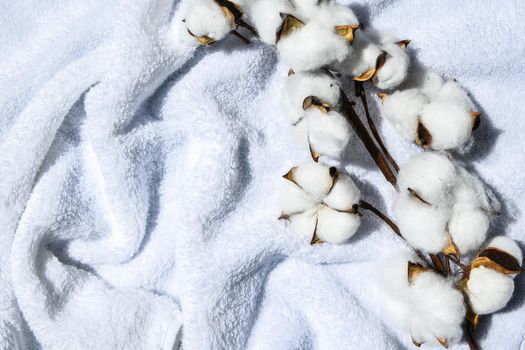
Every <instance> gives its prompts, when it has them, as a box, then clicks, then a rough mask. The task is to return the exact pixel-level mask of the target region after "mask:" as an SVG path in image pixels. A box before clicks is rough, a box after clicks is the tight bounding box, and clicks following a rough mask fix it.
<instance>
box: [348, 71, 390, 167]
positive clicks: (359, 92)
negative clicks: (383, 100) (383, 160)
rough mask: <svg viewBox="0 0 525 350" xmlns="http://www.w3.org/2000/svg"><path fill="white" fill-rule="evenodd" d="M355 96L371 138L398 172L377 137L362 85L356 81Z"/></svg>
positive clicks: (379, 137) (379, 138) (377, 133)
mask: <svg viewBox="0 0 525 350" xmlns="http://www.w3.org/2000/svg"><path fill="white" fill-rule="evenodd" d="M355 94H356V96H358V97H359V98H360V99H361V103H362V104H363V109H364V110H365V115H366V120H367V122H368V127H369V128H370V131H371V132H372V136H374V139H375V140H376V142H377V144H378V145H379V147H380V148H381V150H382V151H383V153H384V154H385V156H386V157H387V159H388V161H389V162H390V164H391V165H392V167H393V168H394V170H395V171H396V172H399V166H398V165H397V163H396V161H395V160H394V158H393V157H392V155H391V154H390V152H388V149H387V148H386V146H385V144H384V143H383V140H382V139H381V136H380V135H379V132H378V131H377V127H376V125H375V123H374V120H373V119H372V116H371V115H370V110H369V108H368V102H367V100H366V91H365V88H364V85H363V82H360V81H356V82H355Z"/></svg>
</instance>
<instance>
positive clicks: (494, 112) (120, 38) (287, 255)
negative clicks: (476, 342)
mask: <svg viewBox="0 0 525 350" xmlns="http://www.w3.org/2000/svg"><path fill="white" fill-rule="evenodd" d="M342 3H349V1H343V2H342ZM181 5H183V4H181ZM175 7H176V6H174V4H173V2H172V1H171V0H147V1H144V0H140V1H139V0H133V1H132V0H121V1H102V0H87V1H82V2H79V1H75V2H63V1H58V0H49V1H37V0H18V1H4V2H2V3H0V29H1V33H2V40H1V41H0V157H1V158H0V179H1V182H0V200H1V202H0V224H1V226H2V234H1V235H0V247H1V254H0V303H1V304H0V349H16V348H18V349H38V348H43V349H159V348H161V347H163V346H164V347H165V348H166V349H168V348H170V347H171V346H172V345H173V343H174V342H176V340H177V339H178V338H179V337H180V336H181V335H182V344H183V347H184V349H210V348H213V349H246V348H248V349H297V348H300V349H310V348H311V349H338V348H342V349H400V348H411V347H412V346H413V345H412V343H411V340H410V337H409V335H407V334H404V333H401V332H398V331H397V330H395V328H394V327H393V325H392V324H391V323H390V322H389V321H388V320H386V319H384V317H383V313H382V310H381V309H380V308H379V306H378V302H377V301H378V293H380V291H378V290H376V289H373V288H371V281H370V273H372V271H373V268H372V266H373V265H374V264H375V263H376V262H377V261H380V260H381V259H380V258H381V257H383V256H386V255H388V254H389V253H392V252H393V251H396V250H398V249H400V248H401V247H402V246H403V244H402V243H401V242H399V240H398V239H397V238H396V237H394V236H393V235H392V233H391V232H390V231H389V229H388V228H387V227H384V225H381V224H379V223H378V222H377V221H376V220H375V219H371V218H369V216H368V215H367V216H365V218H364V220H363V224H362V225H361V227H360V229H359V230H358V232H357V233H356V235H355V236H354V237H353V238H352V239H351V240H350V241H349V243H348V244H344V245H340V246H331V245H316V246H313V247H310V246H305V245H303V244H302V242H301V241H300V238H298V237H295V238H294V236H293V235H292V234H291V232H290V231H289V230H287V229H286V228H285V226H284V225H283V224H282V223H281V222H279V221H278V220H277V217H278V216H279V214H280V213H279V210H280V208H279V205H278V203H279V201H278V196H279V186H280V184H281V175H282V174H284V173H285V172H286V171H287V170H288V169H290V168H291V167H292V166H294V165H297V164H300V163H302V162H304V161H306V160H308V159H309V157H310V154H309V151H308V149H305V148H304V147H302V146H299V145H297V144H296V143H295V141H294V138H293V137H292V135H291V127H290V126H289V125H288V121H287V118H286V116H285V115H284V113H283V110H282V108H281V106H280V103H279V101H280V100H281V94H282V87H283V84H284V82H285V80H286V74H287V72H288V67H287V66H285V65H284V64H283V63H279V62H278V59H277V55H276V54H275V52H274V50H273V49H272V48H270V47H267V46H264V45H262V44H257V43H254V44H251V45H250V46H245V45H244V44H242V42H240V41H239V40H238V39H236V38H232V37H228V38H227V39H225V41H224V42H221V43H217V44H214V46H212V47H209V48H205V49H203V48H199V49H197V50H195V48H194V47H193V46H190V45H191V43H193V41H192V40H176V37H177V35H182V33H184V31H183V30H181V25H180V22H177V21H180V18H177V16H176V14H177V13H178V11H176V10H175ZM352 8H353V9H354V10H355V11H356V13H357V14H358V16H359V17H360V18H359V19H360V21H361V22H364V23H368V24H370V25H373V26H375V27H377V29H380V30H392V31H394V32H395V33H396V34H397V36H399V37H403V38H407V39H410V40H412V43H411V45H410V47H409V51H410V53H411V54H412V57H414V53H415V52H417V61H416V66H417V65H419V64H421V65H424V66H425V67H428V68H430V69H433V70H436V71H438V72H439V73H441V74H444V75H445V76H447V77H449V78H456V79H458V81H459V82H460V84H461V85H462V86H463V87H465V88H466V89H467V90H468V91H469V92H470V93H471V94H472V96H473V97H474V99H475V101H476V102H477V103H478V104H479V106H480V108H481V110H480V111H481V112H482V123H481V126H480V129H478V130H477V131H476V132H475V134H474V144H473V147H472V148H471V150H470V151H469V152H466V153H465V154H464V155H459V156H458V157H460V158H461V159H463V160H465V161H466V162H467V163H468V164H469V167H472V168H473V169H474V170H475V172H476V173H478V174H479V176H480V177H481V178H482V179H483V180H484V181H486V182H487V183H488V184H489V185H490V186H491V187H492V188H494V189H495V190H496V192H497V193H498V194H499V197H500V199H501V200H502V202H503V203H504V207H503V208H502V211H501V215H500V216H499V218H497V219H496V221H495V222H494V223H493V229H492V232H493V233H494V234H496V233H497V234H502V233H504V234H507V235H509V236H511V237H513V238H515V239H517V240H518V241H519V242H521V243H520V244H522V247H523V241H524V239H525V236H524V233H523V232H525V230H524V228H525V218H524V217H523V215H522V214H521V213H522V208H524V207H525V199H524V198H525V187H524V186H523V183H524V181H525V178H524V177H525V175H524V174H523V166H522V165H523V164H524V163H525V155H524V154H523V152H521V148H520V143H521V142H522V134H523V133H524V132H525V122H524V121H523V120H522V118H520V115H521V113H522V106H521V105H522V103H521V99H522V91H523V90H524V88H525V86H524V85H525V84H524V81H525V73H524V72H525V69H524V67H523V59H522V56H523V55H522V54H523V51H524V50H525V48H524V46H523V40H522V37H523V34H524V33H525V24H524V21H523V18H524V16H525V5H524V4H523V2H522V1H520V0H511V1H504V2H503V1H495V0H494V1H481V0H479V1H468V2H464V3H462V4H461V6H458V3H457V1H452V0H443V1H436V2H428V1H421V2H415V1H409V0H398V1H394V0H371V1H359V2H358V3H357V4H354V5H353V6H352ZM174 14H175V18H174V19H172V16H173V15H174ZM180 39H182V38H180ZM186 39H187V38H186ZM370 100H372V99H370ZM371 104H374V103H373V102H372V101H371ZM373 111H374V114H376V113H377V109H376V108H373ZM380 128H381V132H382V134H383V135H384V138H385V141H386V143H387V145H388V147H389V149H390V150H391V152H392V153H393V155H394V156H395V157H396V159H397V160H398V163H403V162H404V161H406V159H407V158H408V157H409V156H410V155H411V154H413V153H415V152H419V149H418V148H417V147H416V146H414V145H411V144H409V143H407V142H406V141H404V140H403V139H401V138H400V137H399V136H398V135H397V133H396V132H395V130H394V129H393V127H391V126H390V125H389V124H388V123H380ZM336 165H337V164H336ZM340 165H341V167H342V168H343V169H345V170H346V171H349V172H351V173H352V174H353V178H355V179H356V182H357V184H358V186H360V187H361V192H362V197H363V198H364V199H366V200H368V201H370V202H374V203H377V205H378V206H380V207H381V208H382V209H383V210H385V211H386V209H385V208H387V207H390V204H391V203H392V200H393V190H392V188H391V187H390V185H389V184H388V183H386V181H384V179H383V178H382V175H381V174H380V173H379V172H378V171H377V170H376V169H375V168H374V165H373V163H372V161H371V160H370V159H369V158H368V156H367V155H366V153H365V152H364V151H363V148H362V146H361V145H360V144H358V143H356V144H355V145H354V144H352V145H350V146H349V149H348V151H347V154H346V155H345V157H343V160H342V161H341V164H340ZM379 194H381V196H382V197H383V199H381V198H380V197H379ZM383 201H384V202H383ZM374 268H375V267H374ZM515 283H516V294H515V295H514V297H513V298H512V299H511V301H510V303H509V305H508V306H507V307H506V308H505V309H504V310H502V311H500V312H498V313H496V314H495V315H493V316H492V317H491V319H490V322H488V326H489V330H488V332H487V331H483V330H482V331H481V334H482V336H481V337H479V338H480V339H481V340H480V343H481V345H482V347H483V348H485V349H517V348H520V346H525V345H521V344H522V342H523V339H524V331H523V330H524V329H525V319H524V318H523V317H522V313H523V304H524V295H523V290H524V288H525V279H524V278H523V276H518V277H517V278H516V280H515ZM181 324H183V328H181ZM466 348H467V346H466V345H465V344H464V343H463V344H461V345H458V346H456V347H454V349H466Z"/></svg>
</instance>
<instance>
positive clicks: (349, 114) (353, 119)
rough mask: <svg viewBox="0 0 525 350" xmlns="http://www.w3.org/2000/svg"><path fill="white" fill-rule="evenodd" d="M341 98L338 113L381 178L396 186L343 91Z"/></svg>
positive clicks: (381, 155) (393, 176)
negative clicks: (372, 162)
mask: <svg viewBox="0 0 525 350" xmlns="http://www.w3.org/2000/svg"><path fill="white" fill-rule="evenodd" d="M340 91H341V97H340V101H339V106H340V112H341V113H342V114H343V115H344V116H345V118H346V119H347V120H348V121H349V122H350V125H351V126H352V128H353V129H354V131H355V133H356V134H357V137H359V139H360V140H361V142H362V143H363V145H364V146H365V148H366V150H367V151H368V153H369V154H370V156H371V157H372V159H373V160H374V162H375V163H376V165H377V167H378V168H379V170H381V172H382V173H383V176H384V177H385V179H386V180H387V181H388V182H390V183H391V184H392V186H394V187H395V186H396V176H395V175H394V173H393V172H392V169H390V166H389V165H388V162H387V160H386V159H385V157H384V156H383V153H381V150H380V149H379V148H378V147H377V146H376V144H375V142H374V140H373V139H372V137H371V136H370V134H369V133H368V131H367V130H366V128H365V126H364V124H363V122H361V119H359V116H358V115H357V113H356V111H355V109H354V107H353V106H352V102H350V100H349V99H348V96H346V94H345V93H344V91H343V90H342V89H341V90H340Z"/></svg>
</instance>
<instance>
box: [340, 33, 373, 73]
mask: <svg viewBox="0 0 525 350" xmlns="http://www.w3.org/2000/svg"><path fill="white" fill-rule="evenodd" d="M352 48H353V52H352V54H351V55H350V56H347V57H346V59H345V60H344V61H342V62H341V63H340V64H338V65H337V67H338V70H339V71H340V72H341V73H343V74H345V75H349V76H351V77H354V78H355V77H360V76H362V75H363V74H365V73H366V72H368V71H370V70H371V69H375V68H376V63H377V58H378V57H379V55H381V53H382V51H381V49H380V48H379V46H377V45H376V44H374V43H373V42H372V41H371V40H370V39H369V38H368V36H367V35H366V34H365V33H364V32H362V31H359V32H356V36H355V41H354V43H353V44H352Z"/></svg>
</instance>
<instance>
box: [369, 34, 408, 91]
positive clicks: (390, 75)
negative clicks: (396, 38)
mask: <svg viewBox="0 0 525 350" xmlns="http://www.w3.org/2000/svg"><path fill="white" fill-rule="evenodd" d="M381 49H383V50H384V51H386V52H387V57H386V61H385V64H384V65H383V66H382V67H381V68H380V69H378V71H377V72H376V74H375V75H374V78H373V82H374V84H375V85H376V86H377V87H378V88H380V89H391V88H393V87H395V86H397V85H399V84H401V83H402V82H403V81H404V80H405V78H406V77H407V73H408V65H409V63H410V60H409V58H408V54H407V52H406V50H405V49H404V48H402V47H401V46H399V45H398V44H395V43H392V44H388V45H384V46H382V47H381Z"/></svg>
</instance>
